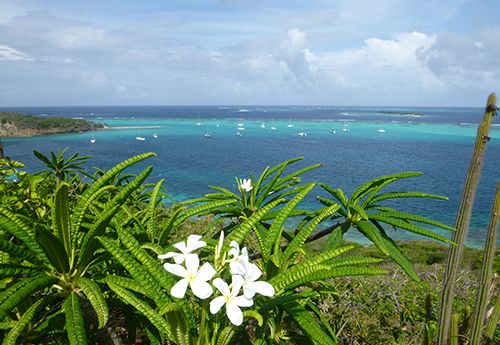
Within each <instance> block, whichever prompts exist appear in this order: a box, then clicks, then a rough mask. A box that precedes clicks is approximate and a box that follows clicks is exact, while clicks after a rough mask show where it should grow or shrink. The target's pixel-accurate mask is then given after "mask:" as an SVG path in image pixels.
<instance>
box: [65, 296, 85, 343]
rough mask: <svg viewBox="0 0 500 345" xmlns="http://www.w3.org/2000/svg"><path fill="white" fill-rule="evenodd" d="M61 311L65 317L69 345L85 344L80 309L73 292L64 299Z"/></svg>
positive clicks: (83, 324)
mask: <svg viewBox="0 0 500 345" xmlns="http://www.w3.org/2000/svg"><path fill="white" fill-rule="evenodd" d="M63 309H64V314H65V316H66V333H67V334H68V340H69V343H70V345H85V344H87V336H86V334H85V323H84V321H83V313H82V308H81V306H80V301H79V300H78V295H77V294H76V293H75V292H73V291H72V292H71V293H70V294H69V296H68V297H67V298H66V301H65V302H64V306H63Z"/></svg>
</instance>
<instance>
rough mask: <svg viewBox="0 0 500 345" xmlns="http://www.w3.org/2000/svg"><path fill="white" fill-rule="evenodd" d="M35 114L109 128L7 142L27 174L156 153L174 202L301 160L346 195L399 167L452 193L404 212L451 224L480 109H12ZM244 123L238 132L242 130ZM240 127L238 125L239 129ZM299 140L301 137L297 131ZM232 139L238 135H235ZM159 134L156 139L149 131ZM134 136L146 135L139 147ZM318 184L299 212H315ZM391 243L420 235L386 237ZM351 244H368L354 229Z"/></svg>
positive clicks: (482, 210)
mask: <svg viewBox="0 0 500 345" xmlns="http://www.w3.org/2000/svg"><path fill="white" fill-rule="evenodd" d="M2 110H6V111H19V112H22V113H27V114H33V115H38V116H65V117H73V118H84V119H88V120H92V121H95V122H101V123H106V124H108V125H109V126H111V127H112V128H111V129H108V130H103V131H96V132H95V133H94V136H95V139H96V142H95V143H91V142H90V138H91V136H92V133H76V134H75V133H72V134H60V135H50V136H40V137H28V138H4V139H3V142H4V149H5V152H6V154H7V155H8V156H9V157H11V158H12V159H15V160H18V161H21V162H23V163H25V164H26V167H27V169H28V170H29V171H37V170H39V169H42V168H43V164H42V163H41V162H40V161H38V160H37V159H36V158H35V157H34V156H33V154H32V150H33V149H37V150H39V151H41V152H44V153H49V152H50V151H58V150H61V149H63V148H66V147H68V148H69V153H73V152H79V153H80V154H82V155H90V156H92V158H91V159H89V161H88V168H89V169H90V170H92V169H93V167H99V168H102V169H107V168H111V167H112V166H113V165H115V164H117V163H119V162H120V161H122V160H125V159H126V158H128V157H130V156H132V155H135V154H139V153H143V152H148V151H153V152H155V153H156V154H157V156H156V157H154V158H152V159H149V160H147V161H146V162H144V163H143V164H141V165H140V166H138V167H136V168H135V169H136V170H135V171H138V170H139V169H141V168H144V167H145V166H146V165H152V166H154V172H153V174H152V176H151V178H150V181H151V182H155V181H157V180H159V179H161V178H164V179H165V183H164V186H165V187H166V188H167V190H168V193H169V194H170V195H171V197H172V200H173V201H179V200H186V199H189V198H194V197H199V196H202V195H203V194H205V193H208V192H210V189H209V187H208V186H209V185H217V186H223V187H226V188H229V189H232V190H237V187H236V182H235V176H237V177H238V178H248V177H249V176H250V175H253V176H257V175H258V174H260V172H261V171H262V170H263V169H264V168H265V167H266V166H270V165H271V166H272V165H275V164H278V163H280V162H282V161H284V160H287V159H290V158H293V157H304V159H303V160H302V161H300V162H298V163H296V164H294V165H293V166H292V167H293V168H292V169H289V170H288V171H290V172H291V171H293V169H298V168H302V167H304V166H307V165H311V164H315V163H322V164H323V166H322V167H321V168H319V169H316V170H314V171H312V172H310V173H308V174H306V175H304V176H303V181H305V182H308V181H318V182H323V183H327V184H329V185H330V186H332V187H335V188H338V187H340V188H342V189H343V190H344V192H346V193H350V192H352V191H353V190H354V189H355V188H356V186H358V185H360V184H361V183H363V182H365V181H367V180H369V179H372V178H375V177H378V176H381V175H386V174H392V173H396V172H400V171H421V172H423V173H424V174H423V175H422V176H420V177H416V178H411V179H407V180H403V181H399V182H397V183H394V184H393V186H392V187H391V188H392V189H393V190H414V191H422V192H428V193H436V194H441V195H445V196H448V197H449V200H448V201H436V200H420V201H419V200H401V201H399V202H398V204H397V205H396V206H398V207H399V208H401V209H404V210H408V211H411V212H416V213H418V214H421V215H425V216H428V217H432V218H434V219H437V220H439V221H442V222H444V223H447V224H450V225H453V224H454V221H455V216H456V210H457V208H458V204H459V201H460V196H461V191H462V187H463V184H464V179H465V175H466V172H467V168H468V166H469V163H470V157H471V154H472V149H473V145H474V140H475V135H476V131H477V126H478V123H479V122H480V121H481V119H482V117H483V111H484V109H483V108H451V107H442V108H439V107H355V106H345V107H340V106H119V107H118V106H106V107H104V106H95V107H9V108H5V107H4V108H0V111H2ZM240 124H242V125H243V126H241V125H240ZM238 127H240V128H244V130H243V129H240V130H238ZM301 132H302V133H303V135H299V133H301ZM238 133H239V134H238ZM154 134H156V136H157V138H154V137H153V135H154ZM136 136H141V137H144V138H145V140H142V141H138V140H136ZM490 136H491V140H490V142H489V143H488V148H487V152H486V156H485V162H484V166H483V170H482V176H481V181H480V183H479V188H478V192H477V196H476V201H475V205H474V213H473V218H472V223H471V227H470V229H469V237H468V242H467V244H468V245H469V246H474V247H477V246H482V245H483V243H484V237H485V233H486V228H487V225H488V220H489V215H490V212H491V207H492V202H493V197H494V192H495V188H496V183H497V181H499V180H500V169H499V167H500V164H499V163H500V124H499V121H498V120H497V119H495V120H494V124H493V126H492V129H491V132H490ZM316 195H324V193H323V192H322V191H321V188H319V187H318V188H316V189H314V190H313V192H312V193H311V197H310V198H308V199H307V200H305V202H304V207H309V208H312V207H316V206H318V205H317V204H316V201H315V199H314V196H316ZM391 236H394V237H395V238H397V239H415V238H422V237H418V236H414V235H411V234H408V232H406V231H392V232H391ZM348 238H349V239H351V240H355V241H359V242H365V241H364V239H363V238H362V237H361V236H359V235H357V234H356V233H354V232H352V234H351V235H350V236H349V237H348Z"/></svg>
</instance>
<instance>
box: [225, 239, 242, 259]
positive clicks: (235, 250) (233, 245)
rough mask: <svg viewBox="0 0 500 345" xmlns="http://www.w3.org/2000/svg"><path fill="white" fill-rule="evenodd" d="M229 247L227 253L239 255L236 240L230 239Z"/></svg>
mask: <svg viewBox="0 0 500 345" xmlns="http://www.w3.org/2000/svg"><path fill="white" fill-rule="evenodd" d="M229 247H231V249H230V250H229V253H228V254H229V255H231V256H235V257H236V256H239V255H240V246H239V245H238V242H236V241H231V243H230V244H229Z"/></svg>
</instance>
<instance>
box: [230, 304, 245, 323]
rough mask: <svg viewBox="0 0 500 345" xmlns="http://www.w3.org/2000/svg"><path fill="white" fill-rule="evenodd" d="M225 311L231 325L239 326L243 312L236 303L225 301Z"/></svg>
mask: <svg viewBox="0 0 500 345" xmlns="http://www.w3.org/2000/svg"><path fill="white" fill-rule="evenodd" d="M226 313H227V317H228V319H229V321H231V323H232V324H233V325H235V326H239V325H241V324H242V323H243V313H242V312H241V309H240V308H239V307H238V306H237V305H236V303H226Z"/></svg>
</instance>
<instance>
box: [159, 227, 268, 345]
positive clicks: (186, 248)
mask: <svg viewBox="0 0 500 345" xmlns="http://www.w3.org/2000/svg"><path fill="white" fill-rule="evenodd" d="M206 245H207V244H206V242H204V241H202V240H201V236H199V235H190V236H189V237H188V239H187V241H186V242H180V243H176V244H174V245H173V247H174V248H176V249H178V250H179V251H180V253H179V252H168V253H166V254H163V255H159V256H158V258H159V259H167V260H168V259H172V260H173V263H170V262H166V263H164V264H163V267H164V268H165V270H166V271H167V272H169V273H170V274H172V275H174V276H178V277H180V278H181V279H180V280H179V281H177V282H176V283H175V284H174V285H173V286H172V288H171V290H170V293H171V295H172V296H173V297H175V298H179V299H188V300H189V302H190V303H195V304H199V307H198V310H200V314H201V318H202V320H201V322H200V329H199V330H198V333H199V337H198V340H197V342H196V343H198V344H209V343H212V342H213V343H214V344H215V343H217V344H220V343H221V342H220V341H221V340H220V339H227V340H225V341H224V342H223V344H226V343H229V341H230V338H231V337H228V334H231V333H234V332H232V331H231V329H232V328H234V327H237V326H241V325H242V323H243V319H244V315H245V314H244V313H243V311H242V309H241V308H250V307H252V306H254V298H257V297H256V295H258V294H260V295H263V296H267V297H272V296H273V295H274V293H275V291H274V287H273V286H272V285H271V284H269V283H268V282H265V281H259V280H258V279H259V278H261V276H262V271H261V270H260V269H259V267H258V266H257V265H256V264H255V263H252V262H251V261H250V259H249V257H248V250H247V248H245V247H243V248H242V249H241V250H240V248H239V245H238V243H237V242H236V241H232V242H231V243H230V245H229V250H227V251H225V252H224V251H223V248H224V232H221V234H220V238H219V241H218V244H217V245H216V246H215V249H214V255H213V256H211V257H207V258H212V259H213V263H212V264H211V263H210V262H208V261H207V262H205V263H203V264H202V265H201V266H200V257H199V255H198V254H197V253H196V252H195V251H196V250H198V249H200V248H203V247H205V246H206ZM228 280H229V281H230V282H229V283H228ZM188 287H189V290H190V291H191V293H190V292H188ZM214 288H215V289H214ZM208 299H211V300H210V303H209V304H208V305H207V303H204V302H205V301H206V300H208ZM207 306H208V309H209V311H210V314H211V315H209V314H208V313H207V310H205V308H207ZM223 307H225V314H226V316H227V318H224V317H218V314H219V313H220V311H221V309H222V308H223ZM246 315H254V316H255V315H258V313H257V312H255V311H254V313H253V314H252V313H246ZM207 321H209V322H207ZM221 335H222V337H223V338H220V336H221ZM209 339H211V340H210V342H207V340H209ZM216 341H217V342H216Z"/></svg>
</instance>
